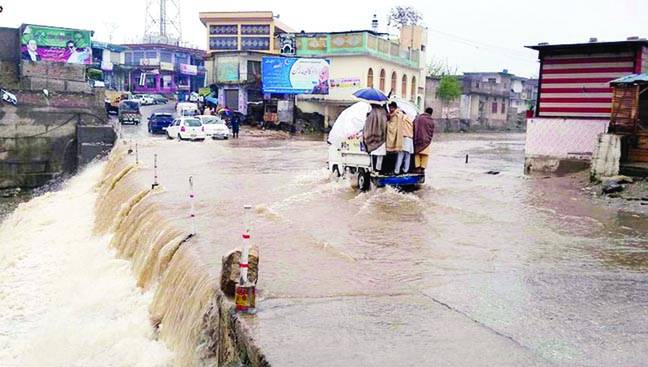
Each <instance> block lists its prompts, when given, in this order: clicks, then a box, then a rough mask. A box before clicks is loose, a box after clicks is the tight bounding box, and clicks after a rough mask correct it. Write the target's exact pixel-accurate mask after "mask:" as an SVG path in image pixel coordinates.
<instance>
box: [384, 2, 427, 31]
mask: <svg viewBox="0 0 648 367" xmlns="http://www.w3.org/2000/svg"><path fill="white" fill-rule="evenodd" d="M422 19H423V17H422V16H421V13H419V11H418V10H416V9H415V8H413V7H411V6H395V7H393V8H392V10H391V11H390V12H389V23H390V24H391V23H392V22H394V23H395V24H396V26H397V27H398V28H399V29H400V28H402V27H403V26H406V25H417V24H419V23H420V22H421V20H422Z"/></svg>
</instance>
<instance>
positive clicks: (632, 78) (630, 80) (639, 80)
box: [610, 73, 648, 85]
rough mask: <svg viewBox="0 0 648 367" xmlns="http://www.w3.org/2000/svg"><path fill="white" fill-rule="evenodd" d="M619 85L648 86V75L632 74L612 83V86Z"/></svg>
mask: <svg viewBox="0 0 648 367" xmlns="http://www.w3.org/2000/svg"><path fill="white" fill-rule="evenodd" d="M619 84H648V74H646V73H644V74H630V75H626V76H623V77H621V78H618V79H614V80H613V81H611V82H610V85H619Z"/></svg>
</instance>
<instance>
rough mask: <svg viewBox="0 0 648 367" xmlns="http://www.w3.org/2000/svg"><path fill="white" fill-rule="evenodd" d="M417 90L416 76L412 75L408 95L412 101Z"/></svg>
mask: <svg viewBox="0 0 648 367" xmlns="http://www.w3.org/2000/svg"><path fill="white" fill-rule="evenodd" d="M416 92H417V87H416V77H415V76H413V77H412V95H411V96H410V99H411V100H412V101H413V100H414V99H415V98H416V94H417V93H416Z"/></svg>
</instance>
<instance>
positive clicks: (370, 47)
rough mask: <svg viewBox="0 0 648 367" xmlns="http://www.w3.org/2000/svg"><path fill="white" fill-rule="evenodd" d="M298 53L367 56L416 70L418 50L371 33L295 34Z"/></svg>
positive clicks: (418, 61)
mask: <svg viewBox="0 0 648 367" xmlns="http://www.w3.org/2000/svg"><path fill="white" fill-rule="evenodd" d="M296 36H297V37H296V42H295V43H296V46H297V56H311V57H317V56H319V57H326V56H336V55H366V56H373V57H376V58H379V59H383V60H386V61H391V62H394V63H397V64H401V65H403V66H407V67H410V68H414V69H418V68H419V65H420V51H418V50H409V51H404V50H402V49H401V45H400V44H399V43H397V42H394V41H391V40H388V39H385V38H382V37H379V36H376V35H374V34H372V33H371V32H368V31H364V32H349V33H310V34H297V35H296Z"/></svg>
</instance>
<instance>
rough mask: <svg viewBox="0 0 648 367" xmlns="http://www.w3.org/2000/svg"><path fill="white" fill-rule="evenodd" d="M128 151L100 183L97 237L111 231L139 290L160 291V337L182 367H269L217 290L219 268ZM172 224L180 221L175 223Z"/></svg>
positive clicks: (155, 320)
mask: <svg viewBox="0 0 648 367" xmlns="http://www.w3.org/2000/svg"><path fill="white" fill-rule="evenodd" d="M132 161H133V160H132V157H129V156H128V153H127V152H126V149H124V148H123V147H118V148H115V149H114V151H113V152H112V154H111V156H110V158H109V161H108V164H107V165H106V169H105V172H104V176H103V178H102V180H101V182H100V183H99V184H98V185H99V187H98V190H99V193H100V194H99V199H98V201H97V203H96V212H97V219H96V224H95V228H94V232H95V234H97V235H103V234H107V233H114V236H113V239H112V242H111V247H113V248H114V249H115V250H116V251H117V254H118V256H120V257H123V258H126V259H129V260H130V261H131V264H132V270H133V274H134V276H135V277H136V278H137V284H138V286H139V287H141V288H142V289H143V290H146V289H151V288H153V289H155V296H154V299H153V301H152V304H151V305H150V308H149V311H150V316H151V322H152V324H153V326H154V327H156V330H157V331H158V337H159V338H160V340H162V341H163V342H164V343H166V344H167V345H168V346H169V347H170V348H171V349H172V350H173V351H174V352H175V353H176V360H175V364H176V365H178V366H220V365H224V364H226V363H232V362H238V363H244V364H247V365H267V363H266V362H265V359H264V358H263V356H262V355H261V353H259V351H258V350H257V349H256V348H255V347H254V346H253V343H252V342H251V341H250V340H249V338H248V337H247V336H246V335H241V334H245V330H244V328H243V327H242V326H241V324H240V322H239V320H238V318H237V317H236V315H235V314H233V313H232V312H231V302H229V301H227V300H226V299H225V298H224V296H223V295H222V293H221V292H220V290H219V289H218V284H219V283H218V277H219V275H220V274H219V269H214V266H212V265H208V264H207V263H206V262H205V261H204V260H203V259H204V258H205V256H203V255H204V253H205V252H204V251H207V249H206V248H204V247H201V245H200V243H198V242H197V241H194V240H193V239H191V238H190V236H189V233H188V232H186V231H184V230H182V229H181V228H180V227H179V226H177V225H176V224H175V223H177V219H178V218H174V217H173V215H172V214H171V215H170V213H169V212H168V211H167V210H165V208H164V207H163V206H162V205H161V204H160V200H159V196H160V195H162V193H163V189H162V190H160V189H156V190H151V188H150V186H149V187H147V185H146V183H144V182H143V181H142V180H140V179H138V175H137V171H138V167H137V165H135V164H134V163H132ZM174 220H175V221H174Z"/></svg>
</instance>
